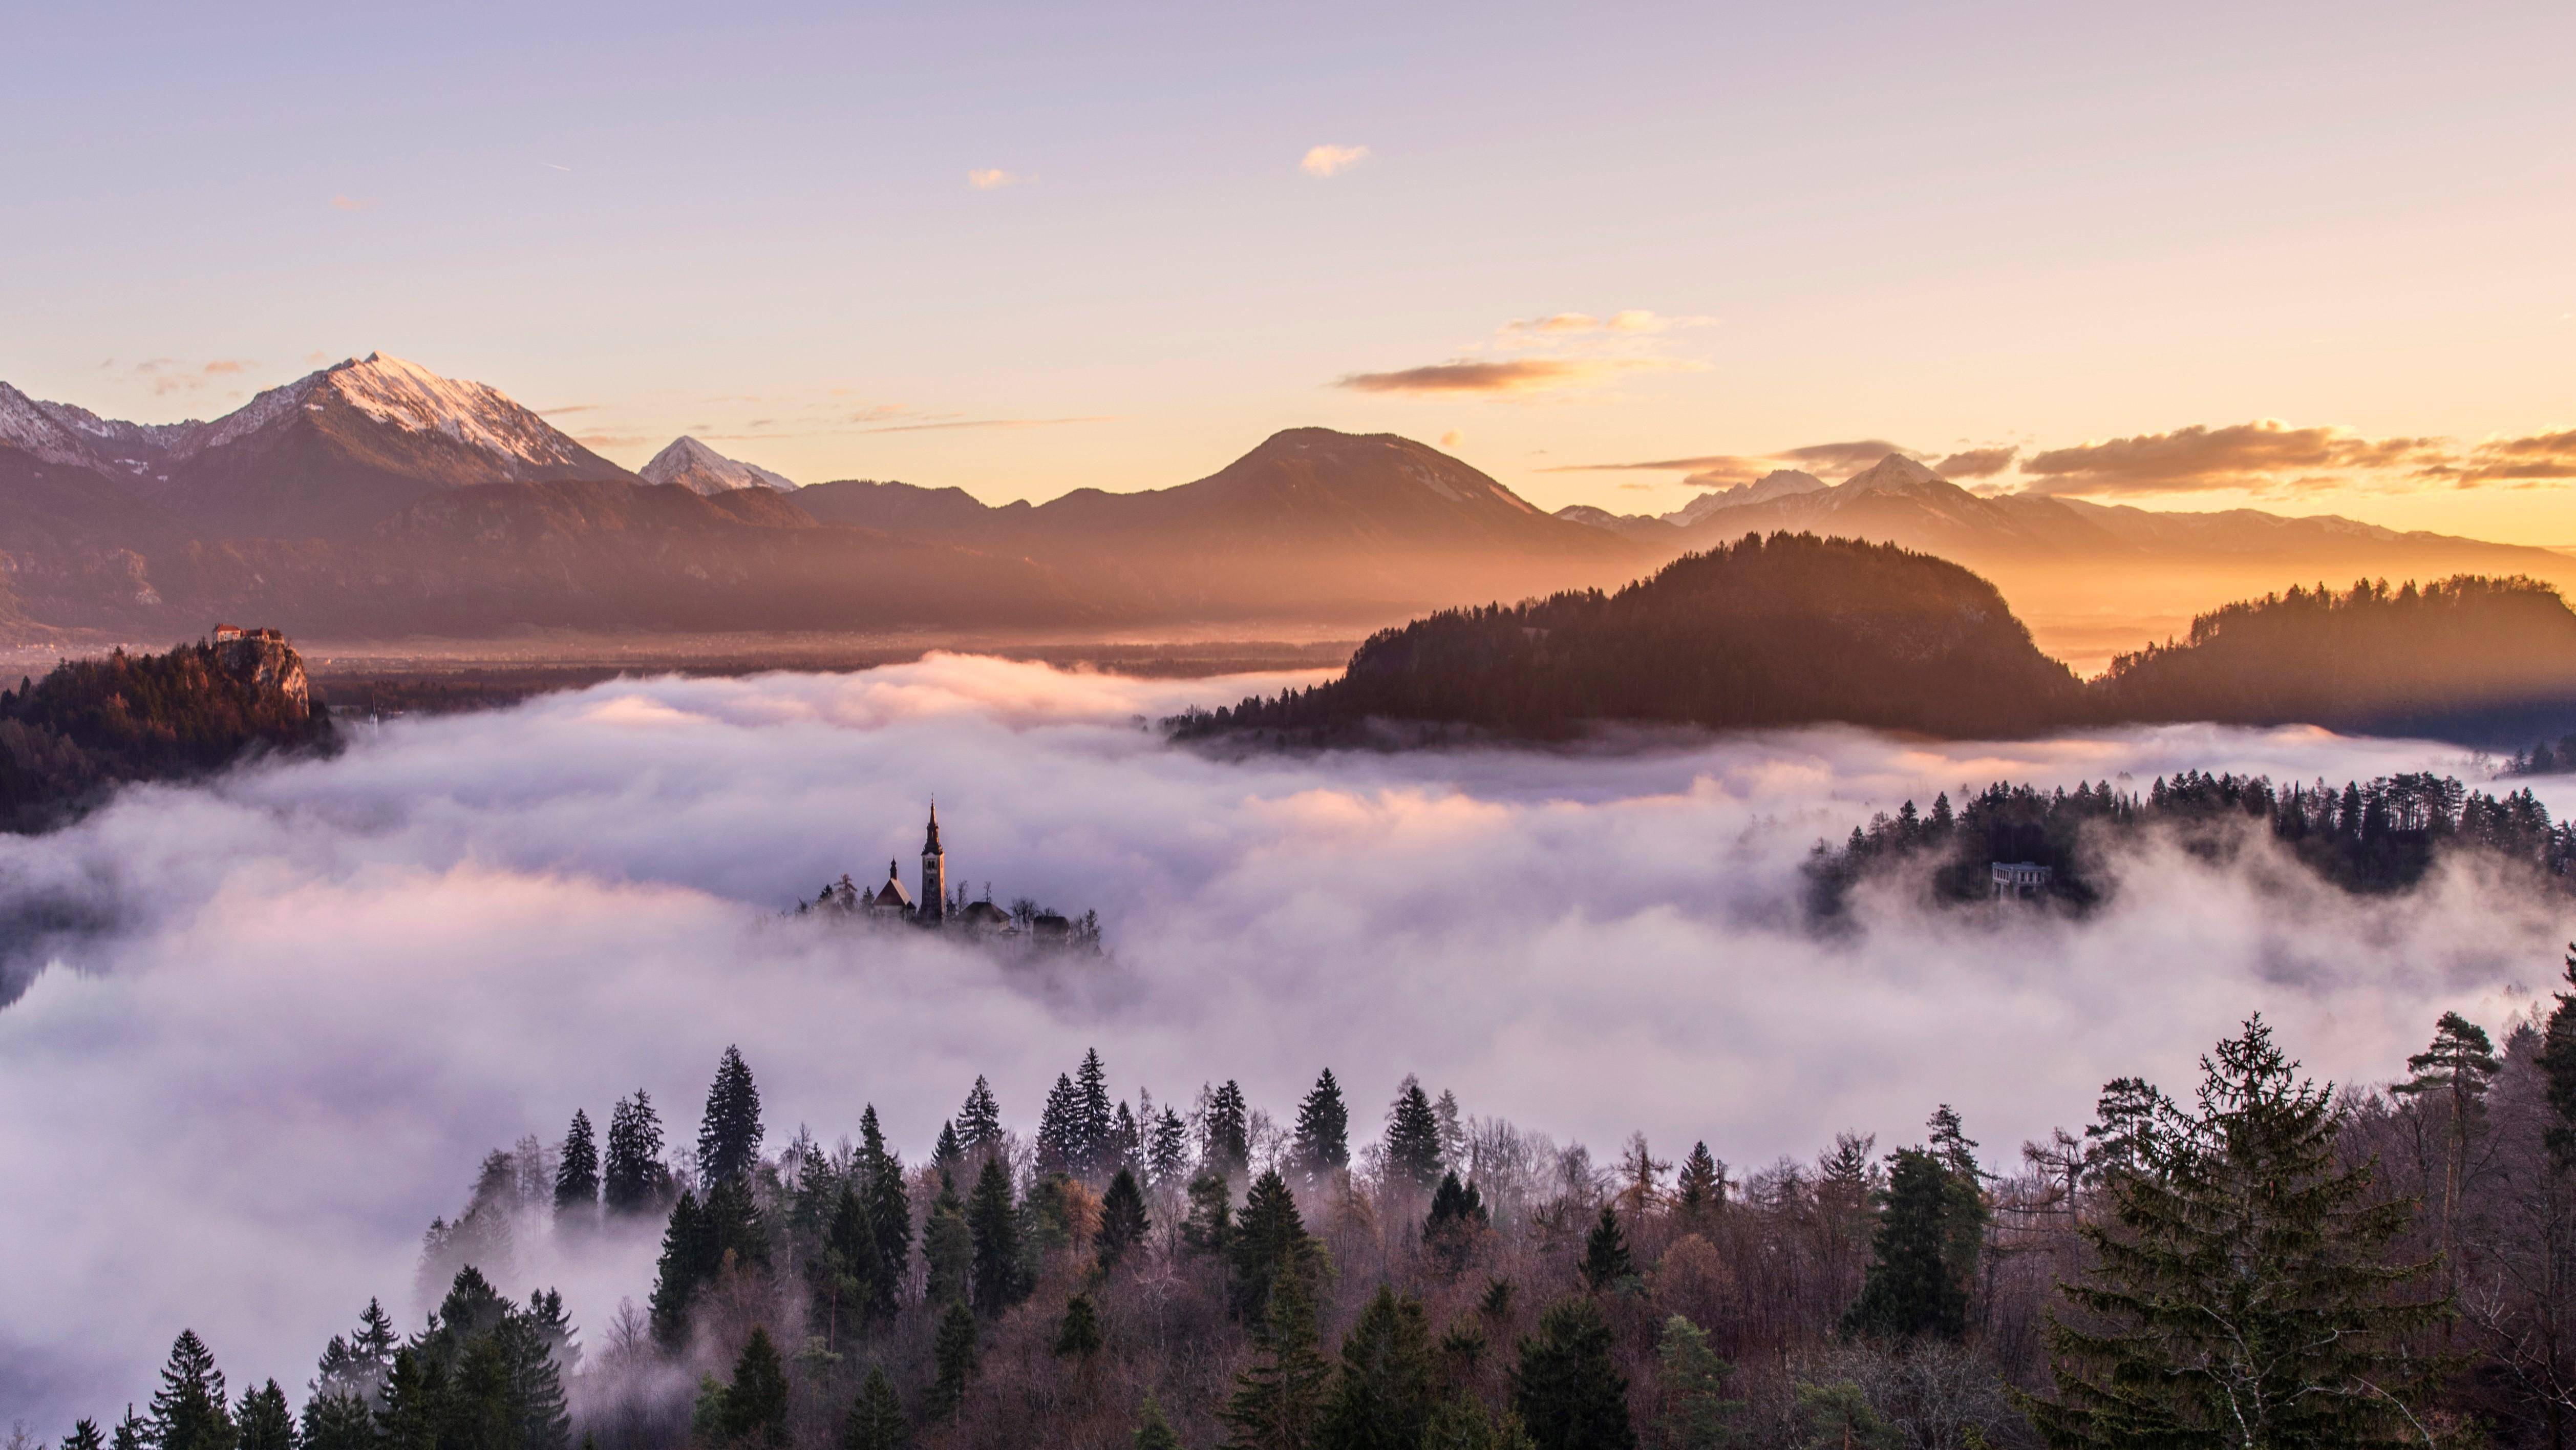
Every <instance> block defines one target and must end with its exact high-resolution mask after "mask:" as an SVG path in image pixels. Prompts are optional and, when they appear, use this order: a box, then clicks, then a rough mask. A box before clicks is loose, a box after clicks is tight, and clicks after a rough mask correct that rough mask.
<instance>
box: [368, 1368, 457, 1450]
mask: <svg viewBox="0 0 2576 1450" xmlns="http://www.w3.org/2000/svg"><path fill="white" fill-rule="evenodd" d="M446 1399H447V1372H446V1370H444V1369H443V1368H441V1367H440V1366H439V1365H438V1364H436V1363H435V1362H433V1361H429V1360H425V1359H424V1358H423V1357H422V1356H420V1355H418V1354H415V1353H413V1352H412V1350H411V1349H410V1348H409V1347H408V1346H406V1347H405V1348H402V1349H397V1350H395V1351H394V1360H393V1364H392V1365H391V1367H389V1368H388V1369H387V1370H386V1371H385V1392H384V1403H383V1405H382V1406H381V1407H379V1408H378V1409H377V1411H376V1430H377V1434H378V1436H379V1437H380V1438H379V1441H378V1443H380V1444H381V1445H382V1446H383V1447H384V1450H438V1446H439V1439H440V1434H439V1432H440V1430H441V1429H442V1428H443V1427H442V1426H441V1424H440V1420H441V1418H442V1411H443V1410H444V1409H445V1401H446Z"/></svg>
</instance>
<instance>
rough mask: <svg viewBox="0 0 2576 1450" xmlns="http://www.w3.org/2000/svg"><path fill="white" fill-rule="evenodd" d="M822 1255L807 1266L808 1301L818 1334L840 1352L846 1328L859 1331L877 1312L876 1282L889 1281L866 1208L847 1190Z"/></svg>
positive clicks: (835, 1210)
mask: <svg viewBox="0 0 2576 1450" xmlns="http://www.w3.org/2000/svg"><path fill="white" fill-rule="evenodd" d="M818 1250H819V1251H818V1252H816V1253H815V1254H814V1255H812V1256H811V1257H810V1258H808V1259H807V1260H806V1262H805V1285H806V1297H807V1303H808V1305H809V1308H810V1312H811V1314H812V1317H813V1321H814V1326H815V1332H816V1333H818V1334H820V1335H821V1336H822V1338H823V1347H824V1348H825V1349H827V1350H828V1349H834V1348H837V1347H838V1346H839V1344H840V1342H841V1334H842V1331H843V1329H844V1328H845V1327H855V1326H856V1325H857V1324H858V1323H859V1322H861V1321H863V1320H864V1319H865V1318H866V1316H867V1315H868V1313H869V1312H870V1311H871V1310H872V1309H873V1308H874V1307H875V1304H876V1296H877V1281H878V1280H880V1279H882V1278H884V1277H886V1273H885V1269H884V1266H883V1265H882V1264H880V1263H879V1262H878V1261H877V1240H876V1226H875V1224H874V1223H873V1222H872V1221H871V1216H870V1214H869V1212H868V1206H867V1203H866V1201H865V1200H863V1199H861V1198H860V1197H859V1195H858V1192H857V1190H855V1189H853V1188H851V1187H850V1186H848V1185H847V1184H844V1185H842V1188H841V1192H840V1196H839V1197H838V1198H837V1199H836V1200H835V1201H834V1203H833V1205H832V1216H831V1218H830V1220H829V1221H828V1222H827V1223H826V1224H825V1226H824V1229H823V1236H822V1242H821V1244H820V1245H819V1246H818Z"/></svg>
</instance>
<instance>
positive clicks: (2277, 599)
mask: <svg viewBox="0 0 2576 1450" xmlns="http://www.w3.org/2000/svg"><path fill="white" fill-rule="evenodd" d="M2184 720H2195V721H2196V720H2207V721H2215V722H2218V723H2222V724H2241V725H2282V724H2302V723H2304V724H2316V725H2323V726H2327V727H2330V728H2333V729H2337V730H2345V731H2358V732H2364V733H2382V734H2421V735H2429V736H2433V737H2436V738H2443V739H2453V740H2460V741H2463V742H2466V743H2472V744H2482V745H2502V744H2505V743H2518V742H2520V741H2524V740H2528V739H2530V738H2532V736H2533V735H2534V734H2535V733H2536V732H2539V731H2543V730H2546V729H2549V728H2554V727H2556V726H2558V725H2563V724H2564V723H2566V722H2568V721H2570V720H2576V612H2571V611H2570V610H2569V609H2568V607H2567V605H2566V603H2565V601H2564V600H2562V599H2561V598H2560V597H2559V596H2558V594H2557V592H2556V591H2555V590H2554V589H2552V588H2550V587H2549V586H2547V585H2545V584H2541V583H2538V582H2536V581H2534V580H2530V579H2522V578H2512V579H2485V578H2476V577H2471V576H2461V577H2458V578H2454V579H2447V580H2443V581H2441V582H2438V583H2435V584H2432V585H2429V586H2427V587H2424V588H2420V589H2419V588H2418V587H2417V586H2416V585H2415V584H2413V583H2412V582H2409V583H2407V584H2405V585H2404V586H2403V587H2401V588H2399V589H2397V590H2395V591H2391V590H2390V589H2389V588H2388V586H2387V585H2386V584H2385V583H2384V582H2372V581H2367V580H2365V581H2362V582H2360V583H2357V584H2355V585H2354V586H2353V587H2352V588H2351V589H2350V590H2348V591H2346V592H2344V593H2340V594H2338V593H2336V592H2334V591H2333V590H2331V589H2327V588H2325V587H2324V586H2322V585H2320V586H2319V587H2318V588H2316V589H2314V590H2310V589H2306V588H2293V589H2291V590H2290V591H2289V592H2288V593H2286V594H2277V595H2271V596H2267V597H2265V598H2263V599H2259V600H2252V601H2247V602H2243V603H2237V604H2231V605H2228V606H2226V607H2225V608H2222V609H2219V610H2216V611H2214V612H2212V613H2209V614H2204V615H2202V616H2200V617H2199V618H2197V619H2195V620H2194V621H2193V622H2192V627H2191V632H2190V634H2189V636H2188V637H2187V638H2186V639H2185V640H2183V641H2182V642H2180V643H2168V644H2165V645H2156V646H2149V647H2148V648H2147V649H2145V650H2142V651H2140V652H2138V653H2135V654H2129V655H2123V656H2120V657H2119V658H2118V659H2116V660H2115V661H2113V663H2112V665H2111V668H2110V669H2109V670H2108V671H2107V672H2106V673H2105V674H2103V675H2102V676H2101V677H2100V678H2098V679H2096V680H2093V681H2090V682H2082V683H2079V682H2078V681H2077V680H2076V678H2075V677H2074V675H2073V673H2072V672H2071V671H2069V670H2067V669H2066V667H2065V666H2063V665H2061V664H2059V663H2058V662H2057V661H2055V660H2051V659H2049V658H2048V657H2046V656H2045V655H2042V654H2041V653H2040V652H2039V650H2038V648H2037V646H2035V645H2033V644H2032V643H2031V640H2030V633H2029V631H2028V630H2027V629H2025V628H2023V626H2022V625H2021V623H2020V621H2019V620H2017V619H2015V618H2014V617H2013V615H2012V612H2011V610H2010V608H2009V607H2008V606H2007V605H2006V604H2005V603H2004V600H2003V597H2002V596H2001V595H2000V594H1998V593H1997V592H1996V591H1995V589H1994V587H1993V586H1992V585H1990V584H1988V583H1987V582H1986V581H1984V580H1983V579H1980V578H1978V577H1977V576H1976V575H1974V574H1972V573H1970V572H1968V571H1967V570H1966V569H1963V568H1961V567H1959V566H1958V565H1956V564H1952V563H1949V562H1947V561H1944V560H1941V559H1936V558H1933V557H1932V556H1930V555H1925V554H1916V553H1912V552H1909V551H1907V550H1904V549H1901V548H1897V547H1896V546H1894V545H1889V544H1872V543H1866V542H1862V541H1859V540H1854V539H1842V538H1818V537H1816V536H1814V535H1812V534H1788V533H1779V534H1773V535H1771V536H1770V537H1768V538H1764V537H1762V536H1760V535H1755V534H1747V535H1746V536H1745V537H1744V538H1742V539H1741V540H1738V541H1737V542H1736V543H1733V544H1730V545H1724V546H1721V547H1719V548H1716V549H1713V550H1711V551H1709V552H1708V553H1706V554H1694V555H1688V556H1685V557H1683V558H1681V559H1678V560H1676V561H1674V562H1673V563H1672V564H1670V565H1667V566H1666V567H1665V568H1664V569H1663V570H1662V571H1661V572H1660V573H1658V574H1656V575H1654V576H1653V577H1652V578H1649V579H1645V580H1641V581H1639V582H1637V583H1634V584H1630V585H1628V586H1627V587H1625V588H1623V589H1621V590H1619V591H1618V592H1617V593H1615V594H1603V593H1601V592H1600V591H1598V590H1594V591H1589V592H1584V593H1566V594H1559V595H1556V596H1554V597H1552V598H1549V599H1544V600H1534V601H1529V602H1525V603H1521V604H1517V605H1510V606H1505V605H1500V604H1494V605H1487V606H1484V607H1482V608H1476V609H1459V610H1448V611H1444V612H1442V613H1439V614H1435V615H1432V616H1430V617H1428V618H1425V619H1419V620H1416V621H1414V622H1413V623H1411V624H1408V625H1405V626H1403V627H1401V628H1398V629H1391V630H1386V631H1382V632H1380V633H1378V634H1377V635H1374V636H1372V637H1371V638H1370V639H1369V640H1368V641H1367V642H1366V643H1364V644H1362V645H1361V646H1360V648H1359V650H1358V651H1357V652H1356V653H1354V654H1353V655H1352V656H1351V662H1350V666H1349V668H1348V669H1347V670H1346V671H1345V672H1344V674H1343V676H1342V678H1340V679H1338V680H1331V681H1327V682H1325V683H1324V684H1321V685H1317V686H1313V687H1311V688H1309V689H1304V690H1296V691H1289V692H1286V693H1283V694H1282V695H1280V696H1278V697H1277V698H1275V699H1264V698H1259V697H1256V698H1253V699H1247V700H1245V701H1243V702H1241V703H1240V704H1237V705H1233V706H1230V707H1226V708H1221V709H1218V710H1215V711H1192V712H1191V713H1189V714H1186V715H1182V716H1179V717H1175V718H1174V719H1173V720H1171V721H1169V722H1167V724H1168V725H1169V726H1170V727H1171V728H1172V729H1173V730H1174V732H1175V733H1176V734H1177V735H1179V736H1181V737H1184V738H1203V737H1211V736H1222V735H1232V736H1240V737H1247V738H1251V739H1256V740H1268V741H1272V742H1277V743H1290V742H1297V743H1335V742H1343V741H1358V740H1369V739H1386V738H1390V736H1389V732H1387V731H1385V730H1383V729H1381V728H1377V727H1379V726H1382V725H1385V724H1395V725H1398V726H1403V727H1411V728H1410V729H1409V730H1401V729H1400V730H1398V731H1396V732H1393V734H1394V738H1407V739H1419V738H1424V735H1423V729H1422V727H1430V728H1431V730H1432V731H1434V732H1446V731H1447V730H1448V729H1450V728H1452V727H1463V728H1465V729H1467V730H1469V731H1471V732H1476V733H1485V734H1492V735H1499V736H1504V737H1511V738H1520V739H1533V740H1564V739H1570V738H1572V737H1575V736H1577V735H1579V734H1581V733H1582V732H1583V731H1585V730H1586V729H1588V728H1590V727H1592V726H1594V725H1597V724H1599V723H1602V722H1633V723H1640V724H1653V725H1693V726H1700V727H1704V728H1710V729H1744V728H1764V727H1782V726H1795V725H1809V724H1818V723H1825V722H1836V723H1842V724H1849V725H1860V726H1866V727H1871V728H1877V729H1889V730H1909V731H1919V732H1921V733H1924V734H1929V735H1936V736H1945V737H1953V738H1964V737H2000V738H2010V737H2017V736H2027V735H2032V734H2038V733H2042V732H2046V731H2050V730H2057V729H2065V728H2072V727H2081V726H2091V725H2109V724H2120V723H2154V722H2166V721H2184ZM1431 738H1445V734H1440V733H1435V734H1434V735H1433V736H1432V737H1431Z"/></svg>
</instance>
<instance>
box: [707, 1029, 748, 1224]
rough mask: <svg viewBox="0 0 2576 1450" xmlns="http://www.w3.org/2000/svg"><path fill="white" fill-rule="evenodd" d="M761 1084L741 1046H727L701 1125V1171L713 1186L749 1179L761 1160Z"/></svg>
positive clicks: (710, 1089) (708, 1090) (718, 1067)
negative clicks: (746, 1061)
mask: <svg viewBox="0 0 2576 1450" xmlns="http://www.w3.org/2000/svg"><path fill="white" fill-rule="evenodd" d="M760 1136H761V1125H760V1088H759V1087H758V1085H756V1084H755V1083H753V1082H752V1080H751V1068H750V1067H749V1066H748V1065H747V1064H745V1063H744V1062H743V1060H742V1052H741V1051H740V1049H738V1048H733V1047H727V1048H726V1049H725V1050H724V1056H723V1057H722V1058H721V1059H719V1060H718V1061H717V1063H716V1077H715V1081H714V1082H711V1083H709V1084H708V1085H707V1111H706V1117H705V1118H704V1119H703V1120H702V1121H701V1122H700V1123H699V1125H698V1174H699V1176H700V1178H702V1179H703V1180H704V1186H705V1187H707V1188H708V1189H710V1190H712V1189H713V1188H714V1187H715V1186H716V1185H718V1184H721V1183H736V1182H745V1181H747V1180H748V1179H749V1178H750V1176H751V1170H752V1169H753V1168H755V1167H757V1166H759V1163H760Z"/></svg>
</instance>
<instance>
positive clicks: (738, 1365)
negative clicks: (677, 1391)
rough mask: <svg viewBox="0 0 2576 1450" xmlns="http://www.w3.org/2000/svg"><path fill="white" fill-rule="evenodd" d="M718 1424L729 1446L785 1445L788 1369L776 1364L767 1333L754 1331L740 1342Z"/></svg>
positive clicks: (758, 1329) (772, 1344)
mask: <svg viewBox="0 0 2576 1450" xmlns="http://www.w3.org/2000/svg"><path fill="white" fill-rule="evenodd" d="M719 1423H720V1424H721V1425H722V1427H723V1431H724V1437H725V1440H726V1441H727V1442H728V1443H729V1444H734V1445H784V1444H786V1443H787V1366H786V1365H785V1364H783V1363H781V1362H780V1361H779V1358H778V1346H777V1344H776V1343H775V1342H773V1341H772V1340H771V1339H770V1337H769V1331H768V1330H766V1329H761V1328H757V1327H755V1328H754V1329H753V1330H752V1331H751V1338H749V1339H747V1340H745V1341H744V1342H743V1346H742V1355H741V1357H740V1358H738V1359H736V1360H735V1361H734V1362H733V1383H732V1384H731V1385H728V1386H727V1387H726V1388H725V1392H724V1401H723V1409H722V1411H721V1414H720V1419H719Z"/></svg>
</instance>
